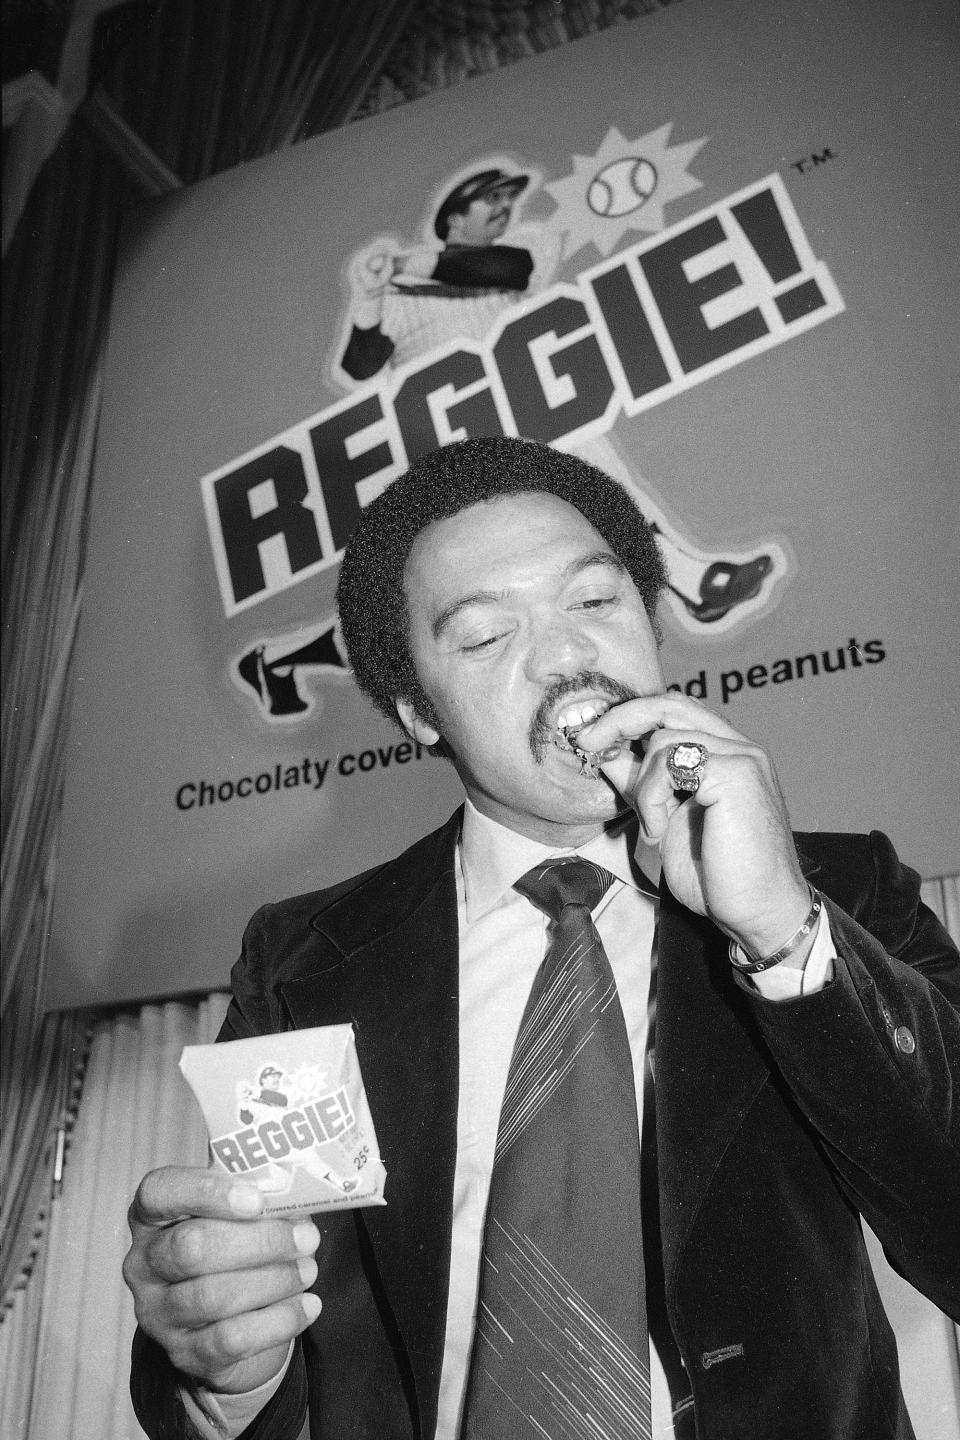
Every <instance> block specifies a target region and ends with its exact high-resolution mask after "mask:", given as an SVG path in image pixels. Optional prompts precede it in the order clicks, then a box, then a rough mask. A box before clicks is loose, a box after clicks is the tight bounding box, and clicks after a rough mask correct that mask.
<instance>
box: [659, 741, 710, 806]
mask: <svg viewBox="0 0 960 1440" xmlns="http://www.w3.org/2000/svg"><path fill="white" fill-rule="evenodd" d="M708 758H709V751H708V750H707V747H706V745H699V744H697V743H696V742H695V741H692V740H682V741H681V742H680V744H679V745H671V746H670V749H669V750H668V751H667V771H668V773H669V775H670V779H671V781H672V783H673V788H674V790H688V791H689V792H690V794H691V795H692V794H693V793H694V791H696V790H699V788H700V776H701V775H702V774H703V772H704V770H705V769H706V768H707V760H708Z"/></svg>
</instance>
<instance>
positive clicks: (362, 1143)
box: [180, 1025, 386, 1215]
mask: <svg viewBox="0 0 960 1440" xmlns="http://www.w3.org/2000/svg"><path fill="white" fill-rule="evenodd" d="M180 1069H181V1070H182V1071H183V1074H184V1075H185V1077H186V1079H187V1081H188V1083H189V1085H190V1088H191V1089H192V1090H193V1093H194V1095H196V1097H197V1100H198V1101H199V1104H200V1108H201V1110H202V1111H203V1115H204V1119H205V1120H206V1122H207V1130H208V1131H209V1134H210V1152H211V1154H212V1156H213V1159H214V1162H215V1163H216V1164H217V1165H220V1166H221V1167H222V1168H223V1169H224V1170H226V1171H227V1172H228V1174H230V1175H234V1176H236V1178H237V1179H238V1180H239V1179H242V1180H249V1181H252V1182H253V1183H254V1184H256V1185H257V1186H259V1188H260V1189H261V1190H262V1191H263V1193H264V1199H265V1202H266V1203H265V1206H264V1212H263V1213H264V1214H265V1215H298V1214H302V1213H304V1212H306V1213H311V1212H313V1211H316V1210H348V1209H352V1208H353V1207H354V1206H357V1205H385V1204H386V1201H385V1200H384V1198H383V1186H384V1181H385V1179H386V1171H385V1170H384V1168H383V1164H382V1162H381V1160H380V1152H379V1149H378V1147H377V1137H376V1135H375V1134H374V1130H373V1120H372V1119H371V1116H370V1107H369V1105H368V1104H367V1095H366V1091H365V1090H364V1088H363V1079H362V1077H361V1075H360V1063H359V1061H358V1059H357V1051H356V1046H355V1044H354V1038H353V1027H352V1026H351V1025H323V1026H319V1027H318V1028H316V1029H313V1030H288V1031H286V1032H285V1033H284V1034H281V1035H256V1036H253V1037H252V1038H251V1039H249V1040H229V1041H227V1042H225V1043H224V1044H222V1045H186V1046H185V1047H184V1050H183V1054H182V1055H181V1056H180Z"/></svg>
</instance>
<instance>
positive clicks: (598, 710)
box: [557, 700, 610, 740]
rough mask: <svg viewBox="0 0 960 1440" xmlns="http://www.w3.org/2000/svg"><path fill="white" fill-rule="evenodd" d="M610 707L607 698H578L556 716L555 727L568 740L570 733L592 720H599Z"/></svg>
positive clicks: (580, 728)
mask: <svg viewBox="0 0 960 1440" xmlns="http://www.w3.org/2000/svg"><path fill="white" fill-rule="evenodd" d="M609 709H610V702H609V701H608V700H580V701H578V702H577V703H576V704H575V705H568V706H566V707H565V708H564V709H563V710H561V711H560V714H559V715H558V716H557V729H558V730H559V731H560V733H561V735H563V737H564V739H566V740H569V739H570V737H571V735H573V734H575V733H576V732H577V731H578V730H582V729H583V727H584V726H585V725H589V724H590V722H591V721H592V720H599V719H600V716H601V715H605V714H606V713H607V711H608V710H609Z"/></svg>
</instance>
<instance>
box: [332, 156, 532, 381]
mask: <svg viewBox="0 0 960 1440" xmlns="http://www.w3.org/2000/svg"><path fill="white" fill-rule="evenodd" d="M528 184H529V176H527V175H524V174H508V173H507V172H506V171H505V170H501V169H499V168H494V169H488V170H478V171H477V172H476V173H475V174H473V175H470V176H468V177H467V179H466V180H462V181H461V182H460V183H459V184H458V185H455V186H454V187H453V189H452V190H451V191H450V192H449V194H448V195H447V196H446V197H445V198H444V200H443V202H442V203H441V205H440V208H439V210H438V211H437V214H436V217H435V219H434V222H433V228H434V233H435V234H436V236H437V239H438V240H439V241H440V244H441V247H442V248H440V249H433V248H431V247H429V246H421V247H418V248H416V249H413V250H407V251H399V250H397V249H396V248H395V246H393V245H392V244H390V243H388V242H386V241H377V242H375V243H374V244H373V245H371V246H369V247H368V249H366V250H365V251H363V252H362V253H361V254H360V255H358V256H357V257H356V259H355V261H354V263H353V265H352V266H351V270H350V282H351V290H352V305H351V315H352V325H351V329H350V335H349V338H348V340H347V345H346V348H345V350H344V352H343V356H342V358H341V360H340V366H341V369H342V370H343V371H344V372H345V373H346V374H347V375H349V376H350V378H351V379H352V380H369V379H370V378H371V377H372V376H374V375H376V374H377V373H378V372H379V371H380V370H382V369H383V367H384V366H385V365H387V364H388V363H389V364H391V365H400V364H402V363H403V362H404V361H405V360H413V359H416V358H417V357H418V356H419V355H422V354H424V353H425V351H427V350H431V349H433V348H434V347H435V346H438V345H442V344H443V343H444V341H446V340H452V339H464V338H466V339H472V340H482V339H484V337H485V336H486V335H487V333H488V332H489V330H490V328H491V327H492V325H493V323H494V321H495V320H496V319H497V317H498V316H499V315H500V314H502V312H503V311H504V310H505V309H507V308H508V307H509V306H511V305H513V304H515V303H516V301H517V300H518V299H519V297H520V296H521V295H522V294H523V293H524V292H525V291H526V290H527V289H528V287H529V286H530V283H531V277H532V275H533V272H534V266H535V262H534V256H533V254H532V253H531V251H530V250H529V249H527V248H526V246H523V245H501V244H499V243H498V242H499V240H500V239H501V237H502V236H503V234H504V232H505V231H506V230H507V228H508V227H509V225H510V221H511V219H512V217H513V207H514V205H515V204H516V201H517V197H518V196H519V195H521V194H522V193H523V191H524V190H525V189H526V187H527V185H528ZM541 263H542V262H541Z"/></svg>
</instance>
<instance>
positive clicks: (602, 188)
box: [544, 121, 707, 259]
mask: <svg viewBox="0 0 960 1440" xmlns="http://www.w3.org/2000/svg"><path fill="white" fill-rule="evenodd" d="M672 128H673V122H672V121H668V122H667V124H666V125H661V126H660V127H659V129H657V130H651V131H650V132H649V134H647V135H638V136H637V138H636V139H635V140H628V139H627V138H626V137H625V136H624V135H623V134H621V132H620V131H619V130H618V129H617V127H616V126H615V125H613V126H611V127H610V129H609V130H608V131H607V134H606V137H605V139H604V141H603V143H602V145H601V146H600V148H599V150H597V152H596V154H594V155H574V156H573V157H572V159H573V173H572V174H570V175H566V176H564V178H563V179H562V180H551V181H550V182H549V183H548V184H547V185H546V186H545V187H544V188H545V189H546V190H547V192H548V193H549V194H550V195H552V196H553V198H554V200H555V201H556V202H557V210H556V213H555V214H554V215H552V216H551V218H550V220H549V221H548V225H549V227H550V229H558V230H562V231H564V233H565V239H564V250H563V258H564V259H567V258H568V256H570V255H574V254H576V252H577V251H578V250H581V249H583V247H584V246H585V245H595V246H596V248H597V249H598V250H599V252H600V254H601V255H609V254H610V253H611V251H612V250H615V249H616V247H617V246H618V245H619V244H620V242H621V240H622V239H623V237H624V235H625V234H626V233H627V232H628V231H629V230H645V231H650V232H652V231H655V230H662V229H663V228H664V226H665V225H666V221H665V220H664V216H663V210H664V206H665V205H668V204H669V203H670V201H671V200H678V199H679V198H680V197H681V196H682V195H689V194H690V192H691V190H699V189H700V187H701V185H702V183H703V182H702V181H701V180H697V179H696V177H695V176H693V175H690V174H689V173H688V171H687V166H688V165H689V164H690V162H691V160H692V159H693V157H694V156H695V155H696V153H697V151H698V150H700V148H701V147H702V146H703V145H705V144H706V143H707V137H706V136H704V138H703V139H702V140H688V141H686V142H685V143H684V144H682V145H671V144H669V140H670V131H671V129H672Z"/></svg>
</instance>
